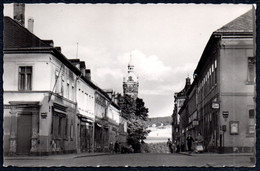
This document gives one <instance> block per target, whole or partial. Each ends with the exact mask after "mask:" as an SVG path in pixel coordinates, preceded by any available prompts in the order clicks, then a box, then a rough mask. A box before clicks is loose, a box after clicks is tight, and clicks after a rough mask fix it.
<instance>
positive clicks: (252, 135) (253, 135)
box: [246, 133, 255, 138]
mask: <svg viewBox="0 0 260 171" xmlns="http://www.w3.org/2000/svg"><path fill="white" fill-rule="evenodd" d="M254 137H255V134H250V133H247V134H246V138H254Z"/></svg>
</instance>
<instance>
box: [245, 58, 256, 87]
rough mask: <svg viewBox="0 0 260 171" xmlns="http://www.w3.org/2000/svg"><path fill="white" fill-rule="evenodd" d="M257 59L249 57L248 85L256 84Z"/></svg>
mask: <svg viewBox="0 0 260 171" xmlns="http://www.w3.org/2000/svg"><path fill="white" fill-rule="evenodd" d="M255 60H256V59H255V57H248V63H247V64H248V74H247V77H248V78H247V81H248V83H254V82H255V75H256V74H255V72H256V71H255V62H256V61H255Z"/></svg>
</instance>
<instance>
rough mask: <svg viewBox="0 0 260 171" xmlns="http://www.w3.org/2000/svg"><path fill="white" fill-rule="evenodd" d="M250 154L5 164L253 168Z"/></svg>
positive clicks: (62, 158)
mask: <svg viewBox="0 0 260 171" xmlns="http://www.w3.org/2000/svg"><path fill="white" fill-rule="evenodd" d="M250 157H251V154H248V153H246V154H212V153H211V154H210V153H203V154H191V155H187V154H176V153H174V154H158V153H157V154H156V153H135V154H105V153H101V154H80V155H76V154H75V155H73V154H69V155H57V156H45V157H19V158H18V157H16V158H15V157H6V158H5V159H4V166H19V167H39V166H45V167H46V166H47V167H48V166H67V167H73V166H74V167H86V166H93V167H97V166H100V167H104V166H123V167H131V166H133V167H137V166H140V167H148V166H165V167H171V166H173V167H174V166H185V167H190V166H198V167H241V166H244V167H253V166H254V164H253V163H251V162H250Z"/></svg>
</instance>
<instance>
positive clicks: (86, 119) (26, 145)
mask: <svg viewBox="0 0 260 171" xmlns="http://www.w3.org/2000/svg"><path fill="white" fill-rule="evenodd" d="M3 35H4V51H3V52H4V59H3V60H4V66H3V67H4V74H3V80H4V83H3V88H4V95H3V96H4V114H3V115H4V116H3V118H4V122H3V128H4V134H3V142H4V143H3V149H4V154H5V155H8V154H10V155H13V154H15V155H19V154H23V155H24V154H36V155H37V154H38V155H44V154H57V153H73V152H90V151H106V150H107V149H108V144H109V141H111V142H112V141H113V142H114V141H116V140H117V139H119V134H120V133H119V131H120V130H119V124H120V121H121V116H120V110H119V107H118V105H117V104H116V103H115V101H113V99H112V98H111V97H110V96H109V95H108V94H107V93H106V92H105V91H103V90H102V89H101V88H99V87H98V86H97V85H95V84H94V83H93V82H92V81H91V76H90V70H88V69H86V66H85V62H83V61H80V60H78V59H72V60H68V59H67V58H66V57H65V56H64V55H63V54H62V53H61V48H59V47H54V46H53V44H54V43H53V41H52V40H41V39H39V38H38V37H37V36H35V35H34V34H33V33H31V32H30V31H29V30H28V29H26V28H25V27H24V26H23V25H21V24H20V23H19V22H17V21H15V20H13V19H11V18H9V17H4V32H3Z"/></svg>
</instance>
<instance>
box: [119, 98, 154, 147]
mask: <svg viewBox="0 0 260 171" xmlns="http://www.w3.org/2000/svg"><path fill="white" fill-rule="evenodd" d="M118 97H119V98H118V100H119V107H120V109H121V115H122V116H123V117H125V118H126V119H127V133H128V137H127V140H128V144H130V145H132V147H133V148H134V150H135V152H139V151H140V141H142V140H144V139H146V136H147V135H148V133H149V132H150V130H147V127H148V126H147V123H146V121H147V118H148V108H146V107H145V103H144V102H143V99H140V98H137V99H136V100H134V99H133V98H132V97H131V96H129V95H124V96H122V95H118Z"/></svg>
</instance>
